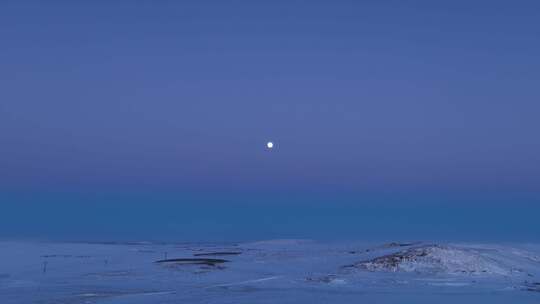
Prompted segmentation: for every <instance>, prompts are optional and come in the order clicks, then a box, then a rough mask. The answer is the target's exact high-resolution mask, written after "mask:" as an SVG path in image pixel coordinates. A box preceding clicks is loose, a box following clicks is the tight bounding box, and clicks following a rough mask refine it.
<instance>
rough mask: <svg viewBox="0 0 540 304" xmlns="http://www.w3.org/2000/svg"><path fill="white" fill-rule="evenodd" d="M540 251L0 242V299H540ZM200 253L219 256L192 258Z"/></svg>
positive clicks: (526, 247) (303, 243)
mask: <svg viewBox="0 0 540 304" xmlns="http://www.w3.org/2000/svg"><path fill="white" fill-rule="evenodd" d="M230 252H234V253H235V254H227V253H230ZM220 253H221V254H224V255H223V256H220V255H219V254H220ZM236 253H237V254H236ZM201 254H202V255H201ZM538 256H540V246H539V245H535V244H523V245H520V244H515V245H502V244H431V243H388V244H377V245H368V244H364V243H361V242H347V243H319V242H314V241H308V240H273V241H262V242H254V243H244V244H202V243H171V244H163V243H159V244H153V243H125V244H123V243H108V244H99V243H91V244H90V243H46V242H0V303H2V304H12V303H13V304H15V303H17V304H18V303H42V304H46V303H73V304H77V303H81V304H82V303H85V304H86V303H88V304H91V303H103V304H107V303H115V304H122V303H135V304H137V303H164V304H166V303H315V304H317V303H361V302H364V303H375V302H376V303H433V302H439V303H456V302H461V303H510V302H512V303H539V302H540V287H539V286H540V283H539V282H540V262H539V260H538ZM208 257H209V258H211V259H223V260H227V262H225V263H219V264H212V263H206V264H205V263H203V264H201V263H199V264H197V263H196V262H198V260H197V259H202V258H208ZM164 259H168V260H170V262H167V263H156V261H159V260H164ZM175 259H178V260H177V261H178V262H177V263H175ZM186 259H191V260H193V261H194V263H190V262H189V261H190V260H186Z"/></svg>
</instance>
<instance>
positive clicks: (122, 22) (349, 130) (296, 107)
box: [0, 1, 540, 239]
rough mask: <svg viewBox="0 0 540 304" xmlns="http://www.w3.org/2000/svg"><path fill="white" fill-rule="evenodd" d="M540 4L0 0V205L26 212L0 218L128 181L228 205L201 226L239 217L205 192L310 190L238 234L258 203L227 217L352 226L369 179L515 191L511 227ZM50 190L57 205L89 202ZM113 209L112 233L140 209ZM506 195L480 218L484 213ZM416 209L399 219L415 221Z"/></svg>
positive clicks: (538, 164)
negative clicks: (327, 218) (270, 145)
mask: <svg viewBox="0 0 540 304" xmlns="http://www.w3.org/2000/svg"><path fill="white" fill-rule="evenodd" d="M539 20H540V4H538V3H537V2H535V1H520V2H517V3H510V2H508V1H474V2H471V1H451V2H445V3H443V2H437V3H435V2H433V1H414V2H408V3H406V2H403V1H265V2H263V1H231V2H226V3H225V2H223V1H181V2H179V1H160V2H155V1H153V2H151V1H93V2H92V3H89V2H86V3H83V2H82V1H48V2H38V1H25V2H24V3H21V2H20V1H3V2H2V3H1V4H0V41H2V42H1V46H0V67H1V68H0V81H1V83H2V88H1V90H0V147H1V149H0V168H1V170H0V191H1V194H2V195H1V197H0V199H2V201H1V202H0V204H1V205H0V207H1V208H3V209H4V212H1V213H2V215H3V216H4V217H6V216H7V217H11V216H10V214H17V216H16V217H15V218H16V219H19V217H21V218H20V220H21V221H22V222H23V223H24V225H15V224H13V225H8V224H4V225H5V226H4V229H3V234H4V235H5V236H8V237H9V236H16V235H19V234H25V235H37V234H39V233H37V232H39V231H43V229H42V227H43V225H45V226H47V225H46V224H43V223H42V224H39V225H38V224H36V222H35V221H34V222H32V221H28V223H26V222H25V219H24V218H23V217H22V215H21V213H24V212H23V211H24V210H27V209H25V208H28V206H30V210H31V209H32V208H37V206H40V208H41V207H42V206H46V207H51V208H44V210H42V212H44V214H47V210H56V209H55V208H54V206H56V205H58V206H60V205H62V204H68V203H66V201H69V202H70V203H69V204H68V205H69V206H73V207H74V206H79V205H81V204H85V206H87V207H85V208H86V209H84V210H87V211H88V212H89V213H92V214H96V218H97V219H99V212H97V211H98V210H101V209H100V208H102V207H103V206H110V205H111V204H112V205H113V206H120V205H122V204H129V203H130V202H133V201H136V200H137V199H135V198H137V197H139V198H140V197H143V198H145V199H144V200H142V199H138V203H137V204H138V205H139V206H140V207H139V208H140V209H137V210H143V211H140V214H144V213H145V212H148V210H153V209H154V208H164V210H167V209H166V208H172V209H170V210H175V211H177V210H182V208H184V207H186V208H187V206H191V207H189V208H195V209H189V208H187V209H186V210H192V211H190V212H191V213H190V214H192V215H193V216H191V218H196V219H197V221H199V222H200V223H203V222H205V221H206V222H210V223H212V222H216V221H217V222H220V221H221V222H222V224H216V226H214V227H213V228H212V227H211V225H210V224H209V225H207V227H211V228H208V233H207V234H204V233H202V234H201V235H200V237H201V238H204V237H208V234H210V231H214V230H215V231H217V232H219V231H220V229H218V228H217V227H221V226H219V225H222V226H223V225H229V224H231V223H233V222H235V221H234V218H235V217H234V216H230V219H231V220H230V221H228V220H227V219H220V220H212V219H218V218H220V217H219V215H216V214H214V213H212V212H210V213H205V212H202V210H206V208H207V207H204V206H207V205H208V204H209V205H211V206H219V208H226V209H227V208H228V207H229V206H230V207H231V208H232V206H233V205H234V204H241V205H242V204H246V205H247V206H259V207H255V209H252V208H240V210H245V211H242V212H240V211H238V212H235V214H241V215H242V217H243V218H253V220H254V221H257V219H261V218H262V217H261V214H260V210H267V211H268V213H270V214H275V216H276V217H278V218H279V217H280V216H281V217H283V218H288V217H290V216H291V214H293V215H294V214H297V213H298V212H300V211H299V210H305V209H303V208H304V206H305V204H307V202H313V201H317V204H319V205H320V206H322V207H321V208H322V209H320V208H319V209H317V208H313V209H310V210H312V212H313V217H310V218H306V219H304V220H303V222H299V223H297V224H298V226H287V225H283V226H280V227H281V228H279V229H278V232H276V233H272V231H269V230H268V229H266V230H265V228H264V227H262V228H258V230H257V229H253V231H252V232H250V234H249V235H248V234H246V233H244V234H242V233H241V232H240V231H245V228H246V227H249V226H250V222H249V221H247V222H242V221H236V223H238V224H237V226H234V225H233V227H236V228H234V229H232V230H231V231H230V232H229V233H223V235H222V236H220V237H223V238H231V239H233V238H243V237H246V238H248V237H250V238H256V237H257V236H260V237H272V236H276V235H279V236H297V235H303V234H304V235H305V234H309V233H305V231H309V229H313V230H312V231H322V230H316V229H315V228H314V227H316V226H317V225H320V224H321V222H324V216H323V215H324V214H328V212H330V211H329V210H333V211H332V212H334V213H333V214H335V216H334V217H333V220H332V221H334V223H339V222H345V223H349V222H350V224H344V225H345V226H346V227H349V228H350V229H346V227H342V228H336V229H335V230H334V232H333V233H332V231H330V232H328V233H326V235H325V237H332V235H343V233H344V231H350V232H351V233H350V234H351V235H352V234H353V233H352V231H359V230H361V229H363V227H365V225H360V224H358V223H356V224H355V220H354V218H352V219H348V220H346V219H347V218H348V216H349V214H350V213H352V214H358V213H359V212H360V211H359V210H360V209H361V208H363V207H365V206H366V205H367V204H368V202H372V201H377V202H381V201H384V200H382V199H381V198H387V202H391V204H393V205H394V206H401V207H400V208H403V206H411V208H412V207H414V208H420V207H418V206H425V205H426V204H428V205H429V203H427V202H431V201H444V202H445V203H444V204H445V205H446V206H450V207H452V208H456V210H458V209H459V208H462V207H463V206H471V205H473V206H474V207H475V208H477V209H478V210H482V208H484V206H486V205H489V202H490V201H493V200H499V201H504V203H502V202H498V203H497V204H499V205H501V206H503V207H504V208H507V209H508V210H514V208H515V204H520V206H521V207H520V208H522V209H519V210H522V211H520V212H521V213H520V212H517V213H515V214H514V215H515V219H512V220H510V223H513V224H514V225H515V227H516V228H515V229H512V227H514V226H512V225H510V228H509V230H510V231H513V235H515V236H518V235H524V234H527V231H528V232H531V227H529V226H527V227H523V225H518V223H519V222H520V217H521V216H522V215H525V214H527V210H530V209H528V208H532V207H534V206H537V203H538V201H539V200H538V189H539V185H540V174H539V172H540V142H539V141H538V139H537V138H538V135H537V133H538V131H539V130H540V122H539V120H538V114H539V113H540V104H539V103H538V100H539V97H540V91H539V88H538V83H539V80H540V57H539V56H538V54H539V53H540V39H539V37H540V21H539ZM268 140H272V141H274V142H275V144H276V147H275V149H273V150H272V151H267V150H266V149H265V143H266V141H268ZM96 193H97V194H96ZM388 193H391V195H390V197H389V196H388ZM165 194H166V195H165ZM164 196H167V199H166V201H169V202H170V201H174V203H171V204H172V205H167V204H166V203H165V202H164V201H163V197H164ZM66 197H69V198H70V199H69V200H68V199H66ZM475 197H477V198H478V197H480V198H478V199H476V200H475V199H474V198H475ZM501 197H502V198H503V199H499V198H501ZM400 198H402V199H400ZM200 200H204V201H205V204H202V203H197V201H200ZM83 202H84V203H83ZM145 202H146V203H145ZM27 204H30V205H27ZM21 206H27V207H25V208H23V207H21ZM167 206H168V207H167ZM171 206H172V207H171ZM332 206H336V207H332ZM339 206H341V207H339ZM343 206H345V207H343ZM375 206H377V205H376V204H375ZM437 206H440V205H437V204H432V205H429V208H427V209H425V210H431V211H429V212H432V214H438V212H440V211H441V210H444V209H440V208H439V207H437ZM503 207H501V208H503ZM74 208H75V207H74ZM111 208H112V207H111ZM115 208H116V207H115ZM216 208H217V207H216ZM238 208H239V207H238ZM257 208H261V209H257ZM289 208H291V209H289ZM396 208H397V207H396ZM414 208H413V209H414ZM210 209H211V208H210ZM233 209H234V208H233ZM17 210H18V211H17ZM36 210H37V209H36ZM59 210H60V211H58V212H52V211H50V212H51V214H49V216H50V218H51V219H53V221H54V219H60V218H75V219H76V218H80V217H83V216H84V215H83V214H80V213H78V212H76V210H78V209H77V208H75V209H72V208H61V209H59ZM145 210H146V211H145ZM197 210H200V211H201V212H199V211H197ZM216 210H219V209H216ZM228 210H230V209H228ZM235 210H236V209H235ZM257 210H259V211H257ZM295 210H296V211H295ZM317 210H318V211H317ZM369 210H371V212H372V213H371V214H372V215H371V216H370V217H369V218H370V220H371V221H372V222H373V225H375V226H377V223H381V224H380V225H379V226H381V227H382V225H383V224H382V223H384V225H386V226H387V225H390V224H391V223H393V221H388V223H386V222H384V221H382V222H381V221H377V219H380V218H381V216H382V215H381V214H383V213H384V214H385V212H387V209H385V208H384V207H382V206H381V207H380V208H379V209H377V208H375V207H374V209H369ZM396 210H397V209H396ZM405 210H407V209H405ZM422 210H424V209H422ZM95 212H97V213H95ZM239 212H240V213H239ZM295 212H296V213H295ZM388 212H391V210H390V211H388ZM396 212H398V211H396ZM402 212H403V211H402ZM426 212H427V211H426ZM53 213H54V214H53ZM458 213H459V212H457V211H456V212H455V213H452V212H450V213H449V215H447V218H443V219H442V220H444V221H445V222H448V223H452V222H454V221H455V220H457V219H458V218H459V216H458V215H457V214H458ZM111 214H114V215H115V216H116V217H113V218H115V219H116V222H114V221H112V220H111V224H110V226H108V227H109V228H108V229H109V230H107V231H108V232H109V233H112V232H114V231H116V232H118V235H119V236H120V235H122V236H124V237H125V236H130V235H137V233H138V232H141V231H143V230H145V229H147V228H141V227H140V226H138V225H137V224H135V222H137V221H140V217H139V216H137V215H136V214H135V213H133V214H132V213H130V212H127V213H122V214H123V216H125V217H126V218H123V219H122V218H119V217H120V216H119V214H117V213H115V212H112V213H111ZM130 214H131V215H132V216H133V218H131V219H130ZM339 214H341V215H339ZM410 214H411V216H412V217H414V216H415V215H414V214H418V212H416V211H411V212H410ZM452 214H453V216H452ZM498 214H499V215H500V218H499V217H497V216H495V217H494V218H495V219H497V220H487V219H486V220H484V221H485V223H486V225H487V226H488V227H491V228H493V229H491V231H496V227H495V226H496V224H495V223H497V221H503V220H504V217H503V216H502V215H504V212H500V213H498ZM510 214H512V213H510ZM320 216H323V218H322V219H320V218H319V217H320ZM359 216H360V215H359ZM427 216H429V214H428V215H427ZM420 218H422V217H419V219H420ZM97 219H96V221H95V222H92V221H90V222H88V223H86V224H85V225H86V226H84V227H80V228H81V232H80V233H81V235H82V234H83V232H82V231H83V230H85V229H86V230H88V231H94V230H96V229H95V228H96V227H97V226H98V225H99V224H98V222H99V220H97ZM152 221H153V222H151V223H149V225H150V226H152V225H154V226H156V227H161V226H160V225H159V223H160V222H161V219H160V218H159V216H155V217H153V220H152ZM347 221H349V222H347ZM471 221H472V220H471ZM57 222H58V227H59V228H58V230H59V231H65V230H68V229H69V228H70V227H72V226H70V225H74V224H73V223H71V224H70V223H68V222H65V223H64V222H63V221H61V220H58V221H57ZM171 222H176V223H175V224H174V225H177V226H175V227H176V228H170V230H171V231H182V230H185V229H190V230H198V231H200V230H201V229H203V228H202V226H201V227H199V226H198V225H199V224H197V225H191V226H190V225H188V224H186V223H185V222H186V221H185V220H183V218H181V217H179V218H177V219H176V218H173V219H171ZM221 222H220V223H221ZM368 222H369V221H368ZM398 222H399V221H398ZM429 223H430V222H429V221H427V222H426V224H425V225H424V226H422V227H423V229H430V228H431V229H433V231H435V232H436V231H437V228H436V226H433V227H432V226H430V224H429ZM499 223H500V222H499ZM40 225H41V226H40ZM174 225H173V226H174ZM182 225H184V226H182ZM347 225H349V226H347ZM355 225H356V226H355ZM396 225H397V224H396ZM400 225H401V224H400ZM21 226H24V228H21ZM75 226H77V225H75ZM330 226H332V225H330ZM386 226H385V227H386ZM196 227H197V228H196ZM396 227H397V226H396ZM160 229H161V228H160ZM340 229H341V230H340ZM415 229H416V228H414V227H413V226H411V229H410V231H409V230H407V229H405V230H404V231H409V234H410V235H411V237H413V236H414V235H417V236H419V237H422V236H421V234H419V233H416V234H415V231H416V230H415ZM475 229H477V230H478V229H479V228H478V227H477V228H472V227H471V228H470V229H463V231H461V232H459V233H461V234H465V231H469V232H471V233H472V232H474V230H475ZM534 229H536V230H537V228H535V227H532V231H534ZM203 230H204V229H203ZM342 230H343V231H342ZM417 230H418V231H420V230H421V229H420V228H418V229H417ZM443 230H444V229H442V230H440V231H439V232H440V234H441V235H443V234H444V231H443ZM479 230H482V229H479ZM479 230H478V231H479ZM485 230H486V231H484V233H482V234H480V233H479V237H491V236H494V235H500V234H498V233H495V232H492V233H490V232H489V231H490V229H485ZM74 231H77V230H76V229H74ZM122 231H123V233H121V232H122ZM158 231H159V229H158ZM221 231H223V230H221ZM217 232H216V233H217ZM321 233H322V232H321ZM459 233H456V234H459ZM43 234H46V235H51V236H52V235H61V234H62V233H61V232H58V231H56V232H54V231H51V232H50V233H43ZM105 234H107V233H106V232H105V231H102V232H101V233H96V234H95V235H94V237H102V236H104V235H105ZM313 234H315V237H316V236H317V233H313ZM404 234H405V235H407V233H406V232H405V233H404ZM213 235H215V233H214V234H213ZM143 236H144V235H141V237H143ZM458 236H459V235H458ZM148 237H156V236H155V235H152V236H148Z"/></svg>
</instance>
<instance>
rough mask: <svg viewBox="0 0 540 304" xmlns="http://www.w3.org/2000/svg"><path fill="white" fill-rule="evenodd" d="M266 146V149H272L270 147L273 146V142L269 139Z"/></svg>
mask: <svg viewBox="0 0 540 304" xmlns="http://www.w3.org/2000/svg"><path fill="white" fill-rule="evenodd" d="M266 147H267V148H268V149H272V148H273V147H274V143H273V142H271V141H269V142H267V143H266Z"/></svg>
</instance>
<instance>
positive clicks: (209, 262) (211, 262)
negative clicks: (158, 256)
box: [154, 258, 230, 266]
mask: <svg viewBox="0 0 540 304" xmlns="http://www.w3.org/2000/svg"><path fill="white" fill-rule="evenodd" d="M227 262H230V261H228V260H224V259H199V258H179V259H166V260H159V261H155V262H154V263H158V264H174V265H206V266H217V265H219V264H223V263H227Z"/></svg>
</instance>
